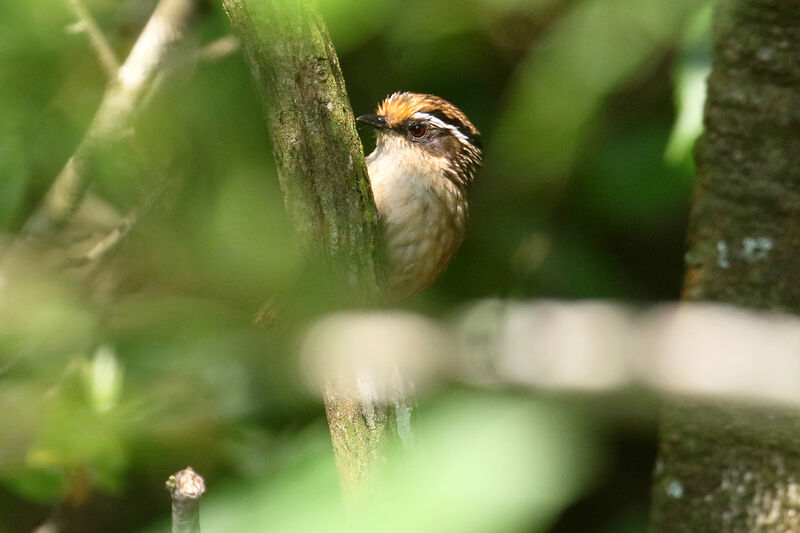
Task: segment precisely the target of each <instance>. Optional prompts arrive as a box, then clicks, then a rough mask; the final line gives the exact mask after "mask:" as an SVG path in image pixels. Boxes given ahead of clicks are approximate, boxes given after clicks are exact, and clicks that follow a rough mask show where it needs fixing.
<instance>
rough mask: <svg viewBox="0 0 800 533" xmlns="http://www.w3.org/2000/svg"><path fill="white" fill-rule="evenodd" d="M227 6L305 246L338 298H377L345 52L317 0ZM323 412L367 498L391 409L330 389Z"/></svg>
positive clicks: (380, 284) (349, 486)
mask: <svg viewBox="0 0 800 533" xmlns="http://www.w3.org/2000/svg"><path fill="white" fill-rule="evenodd" d="M223 6H224V8H225V10H226V12H227V13H228V16H229V18H230V20H231V23H232V26H233V29H234V33H235V34H236V36H237V38H238V39H239V42H240V44H241V46H242V49H243V50H244V53H245V56H246V58H247V61H248V63H249V66H250V70H251V72H252V75H253V78H254V79H255V83H256V90H257V92H258V94H259V96H260V98H261V101H262V104H263V107H264V113H265V116H266V120H267V124H268V126H269V128H270V130H271V135H272V142H273V148H274V153H275V161H276V165H277V169H278V177H279V179H280V183H281V187H282V189H283V191H284V195H285V201H286V207H287V210H288V211H289V214H290V216H291V218H292V222H293V225H294V228H295V232H296V234H297V236H298V237H299V238H300V244H301V246H302V247H303V248H304V249H305V251H306V252H307V253H308V254H309V257H311V258H313V259H312V260H313V262H320V263H326V264H327V266H328V268H327V270H326V271H325V275H327V276H329V278H328V280H327V281H328V282H329V283H328V284H329V285H333V286H338V287H339V288H340V289H345V290H344V291H342V292H338V294H339V295H340V298H342V299H343V300H347V301H349V302H357V303H373V302H376V301H379V300H380V299H382V298H383V294H384V287H385V267H384V255H383V245H382V240H381V234H380V230H379V226H378V215H377V210H376V208H375V203H374V200H373V198H372V191H371V188H370V185H369V180H368V177H367V169H366V166H365V164H364V155H363V148H362V146H361V141H360V139H359V138H358V135H357V133H356V130H355V120H354V117H353V112H352V109H351V107H350V102H349V100H348V98H347V92H346V90H345V86H344V80H343V77H342V72H341V69H340V67H339V61H338V58H337V56H336V52H335V50H334V48H333V44H332V43H331V39H330V37H329V35H328V32H327V29H326V28H325V24H324V22H323V21H322V18H321V16H320V14H319V11H318V9H317V7H316V5H315V4H314V2H313V1H312V0H223ZM312 254H313V255H312ZM321 272H323V271H320V272H319V273H321ZM317 273H318V272H314V274H315V275H316V274H317ZM309 277H312V276H309ZM312 281H313V280H309V282H312ZM341 303H342V302H340V304H341ZM356 396H357V395H356ZM326 411H327V415H328V421H329V426H330V430H331V437H332V441H333V449H334V453H335V456H336V461H337V466H338V468H339V475H340V478H341V480H342V486H343V489H344V491H345V496H346V497H347V498H348V499H360V498H361V497H362V496H363V494H365V493H367V492H368V487H369V485H370V481H371V480H372V479H374V478H375V475H376V472H377V471H378V470H379V469H380V467H381V464H382V463H383V461H384V459H383V457H384V455H383V450H382V448H383V443H384V440H385V436H386V434H387V433H388V431H387V427H388V426H387V423H388V422H387V420H388V416H387V413H388V410H387V409H386V408H385V407H384V406H379V405H375V404H373V402H372V401H371V399H369V398H358V397H348V398H343V397H341V396H338V395H335V394H333V393H329V394H328V395H327V398H326Z"/></svg>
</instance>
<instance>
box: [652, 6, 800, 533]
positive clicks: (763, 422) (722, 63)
mask: <svg viewBox="0 0 800 533" xmlns="http://www.w3.org/2000/svg"><path fill="white" fill-rule="evenodd" d="M798 12H800V1H798V0H723V1H720V2H718V3H717V5H716V12H715V20H714V28H713V38H714V70H713V73H712V75H711V78H710V80H709V95H708V101H707V104H706V110H705V122H706V134H705V136H704V137H703V139H702V140H701V141H700V144H699V146H698V149H697V153H696V158H697V168H698V177H699V182H698V185H697V187H696V189H695V193H694V199H693V206H692V213H691V220H690V229H689V241H690V250H689V253H688V255H687V263H688V271H687V275H686V282H685V294H684V297H685V298H686V299H687V300H712V301H717V302H726V303H732V304H736V305H741V306H745V307H754V308H763V309H775V310H780V311H784V312H790V313H797V312H798V311H800V283H798V280H800V165H798V160H797V157H798V154H800V128H798V125H799V124H800V62H798V60H797V58H798V57H800V41H798V39H797V35H798V34H800V17H798V16H797V13H798ZM798 356H800V354H798ZM798 423H800V417H798V416H797V415H796V414H795V413H785V412H775V411H767V410H765V409H756V408H738V407H733V406H729V405H713V406H711V405H701V404H698V403H696V402H688V401H687V402H682V403H675V404H673V405H671V406H668V407H667V408H666V409H665V413H664V417H663V422H662V427H661V446H660V454H659V460H658V465H657V467H656V482H655V485H654V492H653V500H654V508H653V510H654V512H653V520H654V530H655V531H659V532H666V531H676V532H677V531H795V530H798V528H800V512H798V509H800V491H798V490H797V489H798V485H797V483H798V477H797V475H798V474H797V473H798V472H800V455H799V454H798V453H797V450H798V449H800V436H799V435H798V432H797V425H798Z"/></svg>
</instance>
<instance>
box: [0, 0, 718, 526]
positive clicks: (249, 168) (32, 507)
mask: <svg viewBox="0 0 800 533" xmlns="http://www.w3.org/2000/svg"><path fill="white" fill-rule="evenodd" d="M86 4H87V6H88V8H89V9H90V11H91V12H92V13H93V14H94V16H95V17H96V19H97V22H98V24H99V26H100V27H101V28H102V29H103V30H104V32H105V33H106V35H107V37H108V38H109V40H110V42H111V45H112V47H113V48H114V50H115V51H116V52H117V54H118V55H119V56H120V57H121V58H124V56H125V54H126V53H127V52H128V51H129V50H130V48H131V46H132V44H133V42H134V41H135V38H136V36H137V35H138V32H139V31H140V30H141V28H142V26H143V25H144V23H145V22H146V20H147V18H148V16H149V14H150V11H151V10H152V8H153V6H154V5H155V2H154V0H146V1H145V0H87V1H86ZM707 5H708V2H698V1H696V0H676V1H672V2H663V1H661V0H502V1H497V0H466V1H465V0H459V1H456V0H442V1H437V2H425V1H422V0H414V1H410V2H401V1H399V0H381V1H374V2H358V1H355V0H320V6H321V9H322V10H323V13H324V16H325V18H326V21H327V23H328V25H329V29H330V32H331V35H332V37H333V40H334V43H335V44H336V46H337V50H338V52H339V54H340V61H341V64H342V68H343V70H344V74H345V78H346V80H347V84H348V89H349V92H350V94H351V99H352V103H353V107H354V109H355V111H356V114H359V113H366V112H369V111H370V110H371V109H372V108H373V107H374V105H375V104H376V103H377V101H378V100H380V99H381V98H383V97H384V96H386V95H387V94H389V93H391V92H394V91H396V90H414V91H421V92H431V93H435V94H438V95H440V96H443V97H445V98H447V99H448V100H450V101H452V102H453V103H455V104H456V105H458V106H459V107H461V108H462V109H464V111H465V112H466V113H467V114H468V115H469V116H470V118H471V119H472V120H473V122H474V123H475V124H476V125H477V126H478V128H479V129H481V130H482V132H483V135H484V145H485V147H486V161H485V166H484V169H483V170H482V171H481V173H480V175H479V177H478V182H477V183H476V186H475V188H474V190H473V194H472V222H471V226H470V229H469V231H468V236H467V241H466V243H465V245H464V247H463V249H462V251H461V252H460V253H459V255H458V257H457V259H456V261H455V262H454V264H453V265H451V267H450V268H449V270H448V272H447V273H446V274H445V276H444V277H443V278H442V279H441V280H440V281H439V282H438V283H437V284H436V286H435V287H434V288H432V289H431V290H430V291H428V292H427V293H425V294H423V295H421V296H419V297H417V298H415V299H414V300H412V301H411V302H408V304H407V305H408V306H409V307H412V308H414V309H417V310H420V311H423V312H425V313H428V314H433V315H447V313H449V312H451V311H452V310H453V309H454V308H455V307H456V306H458V305H461V304H463V303H465V302H467V301H469V300H470V299H472V298H478V297H488V296H501V297H512V298H529V297H558V298H592V297H605V298H621V299H630V300H634V301H652V300H657V299H670V298H676V297H677V296H678V293H679V287H680V277H681V272H682V253H683V238H684V233H685V220H686V216H687V209H688V196H689V192H690V189H691V184H692V175H691V173H692V167H691V146H692V142H693V140H694V139H695V138H696V136H697V134H698V133H699V131H700V127H701V124H700V122H699V119H700V116H699V114H698V109H699V108H698V105H702V104H701V102H702V79H703V76H704V75H705V74H704V73H705V72H707V71H708V68H709V63H710V60H709V55H710V54H709V52H708V41H709V37H708V33H709V30H708V27H709V16H708V9H707ZM74 23H75V20H74V19H73V15H72V14H71V12H70V10H69V9H67V3H66V1H64V0H29V1H26V2H20V1H18V0H0V87H2V90H0V115H1V116H2V117H3V120H2V121H1V122H0V231H2V240H3V241H8V240H10V239H11V238H12V237H13V235H14V234H15V233H16V232H17V231H19V229H20V227H21V226H22V224H23V223H24V221H25V220H26V218H27V216H28V215H29V214H30V212H31V210H32V209H33V207H34V206H35V205H36V204H37V202H38V201H39V200H40V199H41V197H42V195H43V194H44V192H45V191H46V190H47V187H48V186H49V184H50V183H51V182H52V180H53V179H54V177H55V176H56V175H57V173H58V172H59V170H60V168H61V167H62V166H63V165H64V163H65V162H66V161H67V159H68V158H69V155H70V153H71V152H72V151H73V150H74V148H75V146H76V145H77V143H78V142H79V140H80V139H81V137H82V135H83V132H84V131H85V130H86V128H87V125H88V124H89V122H90V121H91V118H92V115H93V113H94V111H95V109H96V107H97V105H98V103H99V101H100V98H101V97H102V94H103V90H104V87H105V84H106V79H105V77H104V74H103V71H102V69H101V68H100V66H99V64H98V62H97V60H96V57H95V55H94V54H93V52H92V49H91V46H90V44H89V41H88V39H87V37H86V35H85V34H84V33H81V32H76V31H74V30H75V26H74ZM197 26H198V27H197V30H196V32H195V35H193V36H192V38H191V39H190V43H193V45H194V46H197V45H198V44H199V43H207V42H210V41H212V40H213V39H215V38H218V37H221V36H223V35H225V34H227V33H228V32H229V29H228V25H227V20H226V18H225V15H224V13H223V12H222V10H221V9H220V7H219V6H218V5H216V4H213V5H211V6H208V7H207V8H206V9H205V10H204V12H203V13H202V15H201V17H200V19H199V20H198V23H197ZM70 28H72V31H70ZM673 84H674V86H673ZM675 102H677V106H676V105H675ZM698 102H700V104H698ZM260 113H261V111H260V109H259V107H258V103H257V101H256V98H255V96H254V93H253V91H252V82H251V80H250V76H249V73H248V72H247V70H246V67H245V65H244V62H243V61H242V59H241V57H240V56H239V55H238V54H234V55H231V56H228V57H225V58H223V59H219V60H216V61H213V62H191V61H189V62H187V64H185V65H183V66H181V67H180V68H176V69H174V72H172V73H171V75H170V76H169V77H167V79H165V80H164V81H163V83H162V84H161V86H160V90H159V91H157V92H154V93H153V94H152V96H151V97H150V98H149V100H148V103H147V106H146V108H145V109H144V110H143V112H142V113H141V115H140V116H139V117H138V118H137V121H136V124H135V128H134V130H135V131H134V132H132V134H131V136H130V138H126V139H125V140H124V141H123V142H120V143H117V145H115V146H114V147H113V148H112V149H110V150H109V151H108V153H105V154H103V155H102V157H101V158H100V160H99V161H98V162H97V165H96V166H95V167H93V169H94V171H95V172H96V175H95V176H94V178H95V180H96V183H95V185H94V186H93V188H92V190H91V192H92V194H94V195H96V196H98V197H100V198H103V199H104V200H105V201H106V202H108V203H109V204H110V205H111V206H113V207H114V208H115V209H116V210H118V211H119V213H121V214H123V215H124V214H125V213H127V212H129V210H131V209H132V208H134V207H136V206H142V205H150V206H152V208H151V209H150V210H149V211H148V212H147V213H146V214H145V215H144V216H142V217H141V218H142V220H141V223H139V224H138V225H137V226H136V227H135V229H134V231H133V232H132V233H131V235H130V237H129V238H128V239H127V240H126V242H125V243H124V246H123V248H122V249H121V250H120V252H119V254H118V257H117V258H116V261H117V263H116V265H115V268H114V269H113V270H112V272H113V273H114V274H113V275H112V276H111V279H108V280H106V279H104V278H101V279H93V280H92V284H91V286H92V287H94V289H92V290H89V289H87V285H86V284H85V283H82V282H78V281H76V276H74V275H73V274H72V273H71V272H70V271H66V272H65V271H64V270H63V269H56V268H52V267H50V266H47V264H46V263H45V262H42V261H39V260H37V259H36V258H29V260H27V261H23V262H21V263H20V264H19V265H16V266H15V268H14V269H11V270H4V271H3V272H2V275H1V276H2V277H0V427H2V428H3V429H2V431H0V532H3V531H30V530H32V529H33V528H34V527H35V526H36V525H38V524H41V523H43V522H44V521H45V520H47V519H48V517H50V516H53V515H55V516H57V517H58V519H59V520H60V521H61V523H62V525H63V529H62V530H63V531H137V530H140V529H142V528H154V529H153V530H161V524H162V523H163V520H164V518H165V517H166V516H167V515H168V506H169V502H168V497H167V495H166V492H164V491H163V483H164V481H165V479H166V477H167V476H168V475H169V474H170V473H172V472H175V471H177V470H178V469H180V468H182V467H184V466H186V464H191V465H192V466H193V467H195V469H196V470H198V471H199V472H200V473H202V474H204V475H205V476H206V480H207V483H208V485H209V487H210V489H209V495H208V496H207V499H206V500H205V502H204V508H203V509H204V510H203V517H204V518H203V525H204V529H205V530H207V531H256V530H258V531H261V530H263V531H270V530H274V531H312V530H313V531H317V530H323V531H339V530H344V529H345V528H348V530H351V531H360V530H365V531H366V530H367V528H369V530H371V531H372V530H376V529H380V530H387V531H390V530H391V531H395V530H396V531H401V530H402V531H509V532H510V531H520V532H522V531H542V530H546V529H547V528H552V530H553V531H560V530H565V531H566V530H568V529H559V527H561V528H566V527H568V526H563V525H562V526H559V523H562V524H575V523H576V522H575V520H576V519H575V518H570V517H574V516H582V519H583V521H582V522H581V521H580V519H578V523H580V524H582V526H581V527H582V528H583V530H590V531H599V530H602V531H626V532H627V531H644V527H645V526H646V524H645V522H644V521H645V519H646V512H645V511H644V509H645V506H646V504H647V503H646V501H647V496H646V491H647V477H646V476H647V471H646V469H648V468H649V466H647V465H648V458H649V457H650V455H651V454H652V449H651V448H648V446H650V447H652V440H649V441H648V440H647V439H644V441H643V442H644V443H643V444H642V445H641V447H640V448H638V449H637V453H640V454H642V455H643V456H644V459H643V460H642V461H640V462H639V463H637V464H638V465H639V466H638V467H637V468H639V470H635V471H633V473H626V468H628V469H634V467H633V466H630V464H629V463H625V461H622V462H618V461H619V458H618V457H617V456H616V454H617V453H618V452H619V450H620V449H621V448H620V447H619V446H618V445H617V444H615V443H616V442H617V441H618V439H623V438H625V437H624V436H625V435H627V434H628V433H629V432H631V431H632V432H633V433H634V434H636V435H641V434H642V433H644V434H646V435H652V433H651V431H652V426H651V425H650V424H649V423H646V424H644V426H643V427H639V426H636V428H635V429H634V430H631V429H630V428H628V427H627V426H626V427H620V421H619V420H618V418H616V417H615V416H613V415H610V416H607V417H605V418H604V417H599V418H598V417H595V418H596V420H594V422H593V423H591V424H589V423H587V422H586V421H585V420H584V418H585V412H586V409H587V406H586V405H585V403H584V402H582V401H580V400H578V401H576V400H574V399H570V400H569V401H568V402H567V403H569V405H570V407H569V408H565V407H564V406H563V404H564V399H562V398H552V399H549V400H541V399H540V400H539V401H536V402H534V401H532V400H531V399H530V397H529V395H525V394H518V395H501V396H500V397H496V395H493V394H487V393H485V392H477V391H475V390H471V389H470V390H463V389H456V390H450V389H447V388H445V389H442V390H441V391H440V392H439V393H437V394H436V395H434V397H432V398H429V399H427V400H423V402H422V406H421V411H422V413H423V416H422V418H423V422H422V423H421V426H420V434H421V435H423V436H424V437H423V438H422V442H423V444H422V445H421V451H420V453H419V456H418V457H413V458H404V459H398V461H399V462H398V464H397V465H395V467H396V471H392V473H391V474H390V475H389V476H388V479H387V486H386V487H384V488H383V489H382V490H383V491H384V492H381V493H380V494H379V495H378V496H376V501H375V502H374V509H371V510H370V511H369V512H367V513H366V514H365V516H364V517H361V518H359V519H358V520H356V521H355V522H353V521H352V520H354V519H353V518H352V517H350V518H348V517H347V516H345V515H343V514H342V511H341V509H340V508H339V505H338V503H337V484H336V479H335V473H334V470H333V461H332V457H331V454H330V450H329V448H328V444H327V441H326V438H327V437H326V429H325V426H324V422H323V418H324V413H323V411H322V409H321V406H320V401H319V399H318V398H315V397H313V396H312V395H311V394H310V393H308V392H307V391H306V389H305V388H304V387H303V385H302V380H301V378H300V377H299V375H298V370H297V368H296V363H295V351H296V345H297V342H298V338H297V332H298V331H300V330H302V328H303V327H304V326H305V324H303V323H294V322H291V320H292V317H293V315H289V318H287V319H286V320H287V321H288V323H284V324H281V325H280V326H279V327H274V328H268V329H258V328H254V327H252V321H253V317H254V316H255V315H256V313H257V312H258V310H259V309H260V308H261V307H262V305H264V304H265V303H266V302H269V301H271V300H272V299H273V298H275V297H278V298H279V299H283V300H288V301H291V300H292V299H293V298H295V299H297V298H302V297H303V295H304V294H306V292H305V291H304V287H306V286H307V285H309V284H310V282H309V280H305V279H304V278H303V276H304V275H307V273H308V272H309V270H308V269H307V268H306V267H305V265H303V264H302V261H301V259H300V258H299V257H298V256H297V254H296V253H295V251H294V249H293V240H292V237H291V231H290V227H289V224H288V221H287V220H286V216H285V213H284V210H283V200H282V196H281V192H280V190H279V187H278V183H277V179H276V177H275V170H274V168H273V166H272V161H271V155H270V147H269V146H270V144H269V137H268V132H267V131H266V128H265V126H264V123H263V121H262V119H261V114H260ZM370 135H371V134H370V133H369V132H365V137H364V143H365V146H366V147H367V150H369V149H370V147H371V144H372V142H373V141H372V138H371V137H370ZM665 154H666V155H665ZM107 284H110V285H112V286H113V287H114V290H113V291H112V293H113V295H114V296H113V297H109V296H108V294H107V292H106V291H105V290H104V289H103V287H105V286H106V285H107ZM98 286H99V287H100V289H96V288H97V287H98ZM588 403H592V402H588ZM581 413H583V414H581ZM623 418H624V417H623ZM622 426H625V425H624V424H622ZM637 438H640V437H637ZM650 438H651V439H652V437H650ZM603 464H612V465H614V466H613V468H612V470H613V473H612V474H609V469H602V468H599V467H598V466H599V465H603ZM642 464H643V465H645V466H641V465H642ZM642 470H644V472H643V473H642ZM637 475H638V476H639V477H637ZM620 480H623V481H620ZM622 482H624V483H629V484H631V485H632V486H636V487H637V494H638V497H628V498H624V499H618V500H614V499H612V500H611V503H608V504H606V505H605V506H604V508H603V510H602V512H599V513H598V514H596V515H595V514H588V515H587V513H586V511H585V510H586V509H591V508H592V507H591V505H592V503H591V502H592V501H593V500H592V498H586V499H583V500H581V498H584V497H585V495H586V493H587V491H592V490H595V491H600V492H609V491H614V490H620V487H619V486H618V485H615V483H617V484H618V483H622ZM636 483H639V485H635V484H636ZM622 490H623V492H624V489H622ZM623 500H624V501H623ZM604 501H605V500H604ZM569 506H575V507H573V508H572V511H568V512H567V513H566V515H564V517H562V518H561V519H560V520H562V521H564V522H559V520H558V519H557V517H558V516H559V514H560V513H562V512H564V510H565V509H566V508H568V507H569ZM582 506H583V507H582ZM586 506H588V507H586ZM359 520H363V522H362V521H359ZM572 530H573V531H574V530H575V529H572Z"/></svg>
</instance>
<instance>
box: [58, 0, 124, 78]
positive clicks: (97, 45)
mask: <svg viewBox="0 0 800 533" xmlns="http://www.w3.org/2000/svg"><path fill="white" fill-rule="evenodd" d="M67 4H69V7H70V9H72V12H73V13H75V16H76V17H77V18H78V24H77V26H76V27H77V28H79V29H80V30H82V31H85V32H86V35H88V36H89V41H90V42H91V43H92V46H93V47H94V50H95V53H97V59H98V60H99V61H100V64H101V65H102V66H103V69H104V70H105V71H106V74H107V75H108V79H110V80H113V79H114V78H116V77H117V72H118V71H119V60H118V59H117V55H116V54H115V53H114V49H113V48H111V44H110V43H109V42H108V39H106V36H105V35H104V34H103V32H102V30H101V29H100V27H99V26H98V25H97V22H95V20H94V17H93V16H92V14H91V13H90V12H89V10H88V9H87V8H86V6H85V5H84V3H83V1H82V0H67Z"/></svg>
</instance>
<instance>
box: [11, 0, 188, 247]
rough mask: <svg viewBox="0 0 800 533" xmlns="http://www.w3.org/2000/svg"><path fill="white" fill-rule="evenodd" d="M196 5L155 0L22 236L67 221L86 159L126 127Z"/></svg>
mask: <svg viewBox="0 0 800 533" xmlns="http://www.w3.org/2000/svg"><path fill="white" fill-rule="evenodd" d="M196 6H197V1H196V0H161V1H160V2H159V4H158V6H156V9H155V11H154V12H153V15H152V16H151V17H150V20H149V21H148V22H147V25H146V26H145V28H144V30H143V31H142V33H141V35H140V36H139V38H138V39H137V41H136V44H134V46H133V49H132V50H131V53H130V54H129V55H128V58H127V59H126V60H125V63H124V64H123V65H122V66H121V67H120V68H119V71H118V73H117V76H116V78H115V79H114V80H112V82H111V83H110V84H109V86H108V88H107V89H106V92H105V94H104V95H103V99H102V101H101V103H100V107H99V108H98V110H97V113H96V114H95V116H94V118H93V119H92V122H91V124H90V126H89V129H88V130H87V132H86V134H85V135H84V138H83V140H82V141H81V143H80V145H78V148H77V149H76V150H75V153H74V154H73V155H72V157H70V158H69V160H68V161H67V164H66V165H65V166H64V168H63V169H62V171H61V173H60V174H59V175H58V177H57V178H56V180H55V182H54V183H53V186H52V187H51V188H50V191H48V193H47V196H46V197H45V199H44V201H43V202H42V203H41V204H40V205H39V207H38V208H37V209H36V211H35V212H34V213H33V215H32V216H31V218H30V219H29V220H28V222H27V223H26V224H25V226H24V228H23V230H22V236H23V237H31V236H41V235H47V234H48V233H50V232H51V231H52V230H54V229H58V228H60V227H63V226H64V225H66V224H67V223H68V222H69V221H70V220H71V218H72V216H73V215H74V214H75V212H76V211H77V209H78V206H79V205H80V203H81V201H82V200H83V197H84V193H85V192H86V189H87V188H88V186H89V184H90V183H91V175H90V171H89V161H90V160H91V159H92V157H93V156H95V155H96V154H97V153H98V152H101V151H102V149H103V148H104V147H106V146H108V144H109V143H113V142H114V140H116V139H119V138H120V137H121V136H122V135H124V134H125V132H126V131H128V130H129V129H130V127H131V122H132V119H133V117H134V115H135V113H136V111H138V109H139V108H140V104H141V101H142V98H143V96H144V95H145V94H146V93H147V90H148V88H149V86H150V85H151V83H152V81H153V79H154V78H155V77H156V75H157V74H158V73H159V71H160V70H161V68H162V67H163V66H164V64H165V62H166V61H167V59H168V57H169V56H170V54H171V52H172V51H173V50H174V49H175V48H176V46H177V44H178V43H180V42H181V40H182V39H183V37H184V35H185V33H186V30H187V28H188V25H189V20H190V19H191V15H192V14H193V13H194V12H195V10H196Z"/></svg>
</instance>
